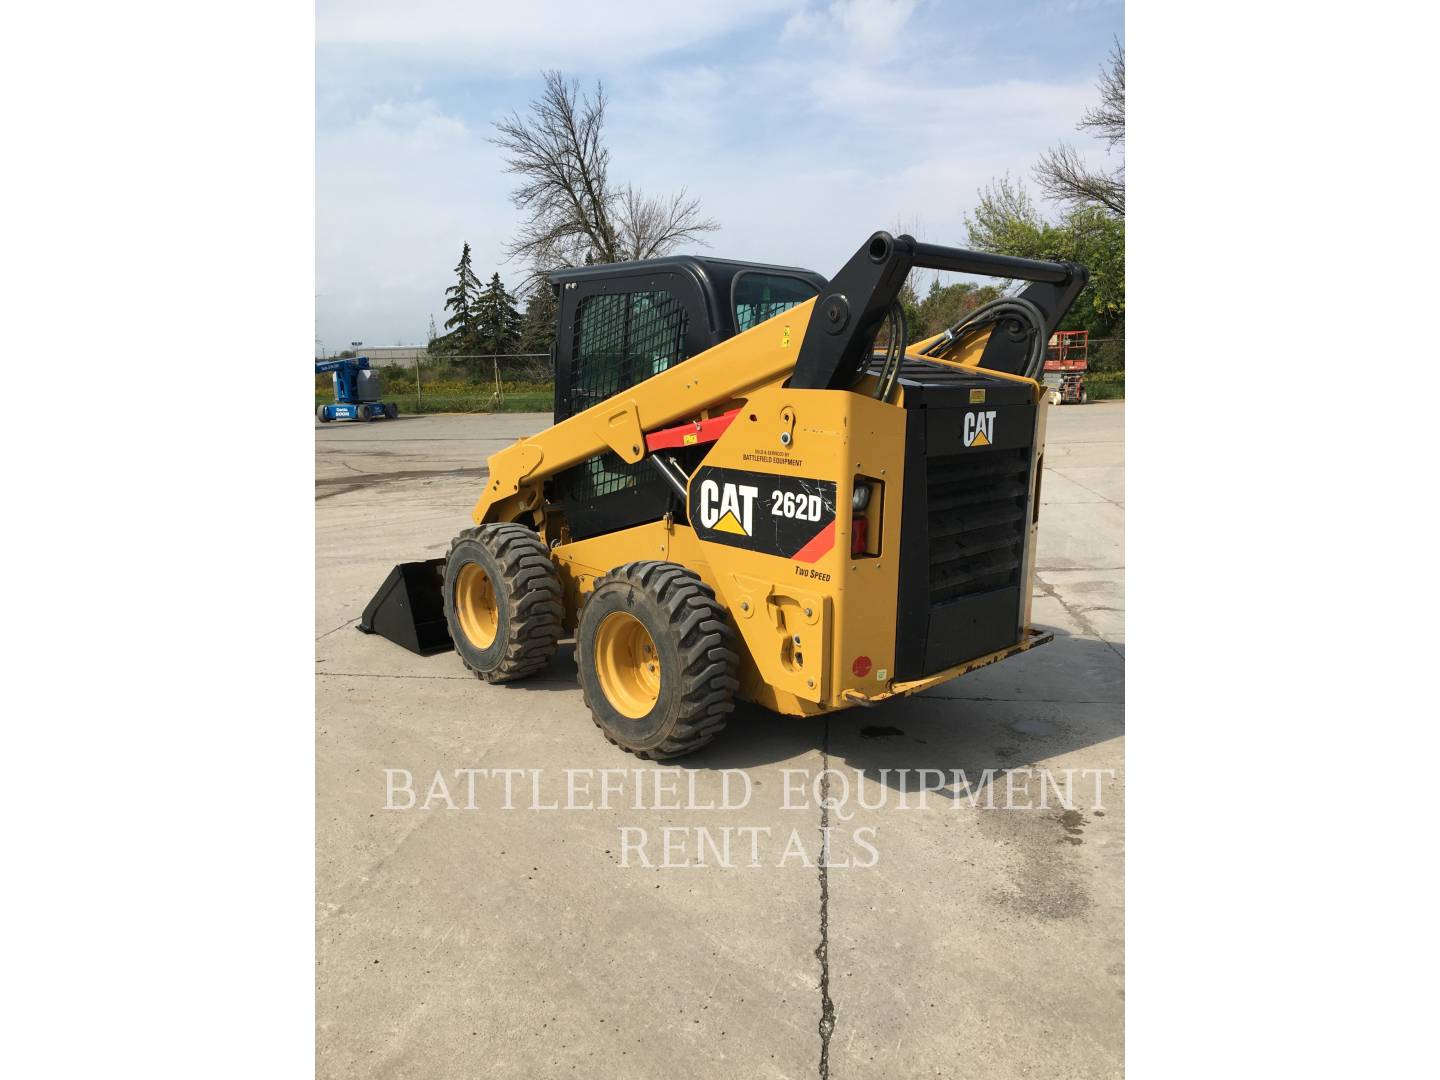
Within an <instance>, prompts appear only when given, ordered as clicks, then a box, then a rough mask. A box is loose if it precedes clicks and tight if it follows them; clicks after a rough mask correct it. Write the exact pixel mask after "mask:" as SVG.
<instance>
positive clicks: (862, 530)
mask: <svg viewBox="0 0 1440 1080" xmlns="http://www.w3.org/2000/svg"><path fill="white" fill-rule="evenodd" d="M869 538H870V522H869V521H867V520H866V519H865V518H863V517H855V518H853V519H851V522H850V554H851V555H864V554H865V549H866V548H867V547H869V546H870V545H869Z"/></svg>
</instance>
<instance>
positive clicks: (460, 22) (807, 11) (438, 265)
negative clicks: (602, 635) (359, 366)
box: [315, 0, 1124, 352]
mask: <svg viewBox="0 0 1440 1080" xmlns="http://www.w3.org/2000/svg"><path fill="white" fill-rule="evenodd" d="M1123 34H1124V9H1123V7H1122V5H1121V3H1120V2H1119V0H1033V2H1010V3H1005V4H996V3H994V2H993V0H986V2H978V3H977V2H971V0H949V2H947V0H768V2H757V0H723V2H715V0H701V2H699V3H684V2H682V0H612V2H610V3H601V2H598V0H580V2H572V0H534V2H531V3H528V4H523V3H514V2H506V3H503V4H499V3H490V2H485V3H471V4H469V5H459V4H456V3H454V0H405V2H403V3H401V2H397V0H383V2H382V0H319V2H318V5H317V24H316V37H317V49H316V232H317V235H316V286H315V288H316V298H315V306H316V320H315V322H316V338H317V342H318V343H319V344H320V346H321V347H323V348H324V349H325V350H326V351H327V352H335V351H338V350H339V349H343V348H347V347H348V346H349V344H350V342H352V341H361V342H364V343H365V344H368V345H372V346H374V345H394V344H407V345H408V344H423V343H424V342H425V340H426V338H427V333H428V329H429V321H430V317H431V316H432V315H433V316H434V317H435V321H436V324H437V325H439V324H443V322H444V318H445V312H444V308H443V304H444V290H445V287H446V286H447V285H449V284H450V283H451V282H452V281H453V273H452V268H453V267H454V266H455V263H456V262H457V261H458V258H459V254H460V247H461V244H462V243H463V242H466V241H468V242H469V244H470V246H471V249H472V253H473V261H474V268H475V271H476V272H477V273H478V274H479V276H480V277H481V278H482V279H488V278H489V276H490V274H491V273H492V272H495V271H499V273H500V276H501V278H502V279H504V280H506V281H507V282H513V281H518V279H519V278H520V276H521V267H519V266H518V265H516V264H514V263H507V262H506V261H505V244H506V241H507V239H508V238H509V237H510V235H511V234H512V232H513V231H514V229H515V227H516V225H517V224H518V223H519V222H520V220H521V218H522V215H521V214H520V212H519V211H517V210H516V209H515V208H514V207H513V206H512V205H511V203H510V198H509V195H510V191H511V189H512V187H513V186H514V181H515V178H514V177H513V176H512V175H510V174H508V173H506V171H505V162H504V159H503V157H502V156H501V153H500V151H499V149H498V148H497V147H495V146H493V145H492V144H491V143H489V142H488V141H487V139H488V137H489V136H490V135H491V134H492V133H493V127H492V125H493V124H494V122H495V121H496V120H498V119H501V118H502V117H504V116H507V115H508V114H510V113H511V112H512V111H519V112H521V113H523V112H524V111H525V109H526V107H527V105H528V103H529V102H530V101H531V100H533V99H534V98H535V97H536V96H537V95H538V93H539V91H540V87H541V76H540V73H541V71H542V70H543V69H547V68H557V69H559V70H561V71H563V72H564V73H565V74H566V75H567V76H571V77H575V78H578V79H579V80H580V81H581V83H582V85H593V84H594V82H595V81H596V80H599V81H600V82H602V83H603V84H604V86H605V91H606V94H607V96H608V98H609V105H608V108H607V112H606V134H607V143H608V145H609V147H610V152H611V161H610V175H611V178H612V180H614V181H617V182H619V183H621V184H623V183H626V182H629V183H633V184H635V185H636V186H638V187H640V188H642V189H643V190H645V191H647V192H651V193H670V192H674V191H678V190H679V189H680V188H685V189H686V190H687V191H688V192H689V193H690V194H691V195H694V196H698V197H699V199H700V201H701V205H702V207H703V209H704V212H705V213H706V214H707V215H708V216H710V217H712V218H714V219H715V220H716V221H718V222H719V224H720V229H719V231H717V232H714V233H710V234H708V236H707V242H708V246H699V245H690V246H688V247H687V250H692V251H694V252H696V253H699V254H710V255H716V256H722V257H727V258H734V259H746V260H755V261H761V262H776V263H785V264H789V265H796V266H804V267H807V268H809V269H812V270H817V271H819V272H820V273H822V274H825V275H827V276H828V275H832V274H834V273H835V271H836V270H838V269H839V267H840V266H841V265H842V264H843V263H844V262H845V260H846V259H848V258H849V257H850V255H851V254H853V253H854V251H855V249H856V248H858V247H859V246H860V244H861V243H863V242H864V241H865V239H866V238H867V237H868V236H869V235H870V234H871V233H872V232H874V231H875V230H877V229H888V230H890V231H891V232H900V231H905V232H910V233H912V234H913V235H915V236H916V237H917V238H918V239H921V240H928V241H930V242H934V243H942V244H951V245H963V244H964V242H965V215H966V213H967V212H968V211H970V210H971V209H972V208H973V207H974V205H975V203H976V200H977V192H978V191H979V189H981V188H982V187H983V186H984V185H985V184H986V183H988V182H989V181H990V180H991V179H992V178H994V177H997V176H1002V175H1004V174H1005V173H1007V172H1008V173H1010V174H1011V175H1012V176H1015V177H1022V178H1026V179H1028V177H1029V175H1030V169H1031V166H1032V165H1033V164H1034V162H1035V160H1036V158H1037V157H1038V156H1039V155H1040V153H1041V152H1042V151H1043V150H1044V149H1046V148H1047V147H1048V146H1051V145H1054V144H1056V143H1058V142H1059V141H1061V140H1070V141H1072V142H1074V143H1075V144H1076V145H1077V146H1079V147H1080V148H1081V149H1082V150H1083V151H1084V152H1085V153H1086V155H1087V156H1089V157H1093V158H1094V159H1096V160H1097V162H1098V161H1099V159H1101V158H1103V155H1104V152H1105V151H1104V148H1103V146H1102V144H1100V143H1097V142H1095V141H1094V140H1092V139H1089V138H1087V137H1086V136H1084V135H1082V134H1080V133H1078V132H1076V131H1075V123H1076V121H1078V120H1079V119H1080V117H1081V115H1082V114H1083V112H1084V111H1085V109H1086V107H1087V106H1089V105H1091V104H1093V103H1094V102H1095V101H1096V99H1097V94H1096V91H1095V81H1096V77H1097V75H1098V72H1099V69H1100V67H1101V66H1102V65H1103V64H1104V62H1105V58H1106V55H1107V53H1108V52H1109V50H1110V47H1111V43H1112V41H1113V39H1114V38H1115V37H1117V36H1118V37H1120V38H1121V40H1122V41H1123ZM1032 194H1037V193H1035V192H1034V191H1033V187H1032ZM1042 206H1043V204H1042Z"/></svg>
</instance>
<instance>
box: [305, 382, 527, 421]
mask: <svg viewBox="0 0 1440 1080" xmlns="http://www.w3.org/2000/svg"><path fill="white" fill-rule="evenodd" d="M501 389H502V391H503V394H504V400H503V401H502V402H500V403H499V404H498V405H497V404H496V403H495V387H494V385H493V384H488V383H458V382H457V383H438V384H436V385H434V386H430V385H428V384H427V385H425V386H424V387H422V388H421V392H420V403H419V406H418V407H417V405H416V402H415V384H414V383H413V382H410V383H405V382H402V381H400V380H392V379H387V380H386V382H385V392H384V394H383V395H381V396H382V400H384V401H393V402H395V404H396V405H398V406H399V407H400V412H401V413H408V414H409V415H411V416H414V415H415V414H416V413H455V412H458V413H486V412H549V411H551V410H552V409H554V407H555V388H554V387H553V386H551V385H549V384H547V383H510V384H506V383H502V384H501ZM334 400H335V397H334V395H333V394H332V393H331V392H330V390H329V388H328V387H327V388H325V389H323V390H322V389H320V388H319V387H317V388H316V390H315V405H316V407H317V408H318V407H319V406H321V405H324V404H325V403H327V402H331V401H334Z"/></svg>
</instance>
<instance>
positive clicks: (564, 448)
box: [361, 232, 1087, 759]
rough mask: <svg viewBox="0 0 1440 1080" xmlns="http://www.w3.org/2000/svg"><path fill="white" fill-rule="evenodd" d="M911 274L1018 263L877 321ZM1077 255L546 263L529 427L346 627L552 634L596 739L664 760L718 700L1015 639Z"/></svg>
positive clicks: (938, 663)
mask: <svg viewBox="0 0 1440 1080" xmlns="http://www.w3.org/2000/svg"><path fill="white" fill-rule="evenodd" d="M912 267H923V268H931V269H937V270H950V271H958V272H962V273H972V274H983V275H991V276H996V277H1005V278H1011V279H1018V280H1022V281H1026V282H1029V284H1028V286H1027V287H1026V288H1024V290H1023V291H1021V292H1019V293H1018V294H1017V295H1013V296H1006V297H1003V298H1001V299H1000V300H997V301H994V302H993V303H990V304H987V305H984V306H982V307H980V308H978V309H977V310H976V311H974V312H972V313H971V314H969V315H968V316H966V317H965V319H963V320H962V321H961V322H960V323H958V324H957V325H955V326H952V327H950V328H949V329H947V330H946V331H944V332H943V333H940V334H937V335H935V336H934V337H930V338H927V339H925V340H923V341H919V342H916V343H914V344H908V343H907V341H906V336H907V329H906V322H905V316H904V311H903V309H902V307H901V306H900V304H899V303H898V299H897V298H898V295H899V293H900V289H901V287H902V285H903V284H904V282H905V278H906V274H907V273H908V272H909V271H910V269H911V268H912ZM1086 277H1087V273H1086V271H1085V269H1084V268H1083V267H1080V266H1076V265H1073V264H1068V263H1064V264H1062V263H1052V262H1038V261H1032V260H1026V259H1015V258H1007V257H1003V256H997V255H989V254H984V253H980V252H973V251H964V250H959V249H955V248H945V247H939V246H936V245H933V244H925V243H920V242H918V241H916V240H914V239H913V238H912V237H909V236H898V237H896V236H891V235H890V234H889V233H884V232H879V233H876V234H875V235H874V236H872V237H871V238H870V239H869V240H867V241H866V242H865V244H864V245H863V246H862V247H861V248H860V250H859V251H857V252H856V253H855V255H854V257H853V258H851V259H850V261H849V262H847V263H846V264H845V266H844V267H842V268H841V270H840V272H839V273H838V274H836V275H835V277H834V278H833V279H831V280H830V281H826V280H825V279H824V278H823V277H821V276H819V275H817V274H814V273H812V272H810V271H807V270H799V269H794V268H790V267H780V266H766V265H760V264H755V263H742V262H730V261H727V260H721V259H708V258H690V257H674V258H661V259H653V260H648V261H645V262H635V263H618V264H611V265H602V266H587V267H578V268H574V269H567V270H560V271H557V272H555V273H553V274H551V275H550V282H551V284H552V286H553V287H554V288H555V291H556V297H557V300H558V302H559V328H558V330H559V332H558V337H557V343H556V350H555V379H556V388H555V389H556V393H555V424H554V426H552V427H550V428H547V429H546V430H544V431H542V432H540V433H539V434H538V435H534V436H531V437H530V438H527V439H521V440H520V441H519V442H517V443H516V444H514V445H513V446H510V447H508V448H507V449H505V450H502V451H500V452H499V453H497V454H495V455H494V456H492V457H491V458H490V462H489V477H488V478H487V481H486V486H485V491H484V494H483V495H481V497H480V500H479V502H478V503H477V504H476V506H475V510H474V513H473V518H474V521H475V527H474V528H471V529H467V530H465V531H464V532H462V533H461V534H460V535H459V536H458V537H456V538H455V540H454V542H453V543H452V545H451V547H450V552H449V555H448V557H446V558H444V559H434V560H430V561H429V562H427V563H410V564H405V565H403V566H399V567H396V569H395V571H394V572H393V573H392V575H391V578H390V580H388V581H387V582H386V586H385V587H384V588H382V589H381V591H380V593H379V594H377V595H376V597H375V599H374V600H373V601H371V604H370V607H369V608H367V610H366V613H365V617H364V618H363V619H362V621H361V629H363V630H366V631H367V632H378V633H382V634H385V635H386V636H387V637H393V638H394V639H395V640H398V641H401V642H402V643H403V644H406V645H408V646H409V647H411V648H413V649H415V650H416V651H420V652H426V651H433V648H434V646H435V645H436V644H437V643H439V644H441V645H443V646H445V647H448V646H449V643H450V642H452V641H453V645H454V648H455V650H456V651H457V652H458V653H459V654H460V657H461V658H462V659H463V660H464V662H465V664H466V666H467V667H469V668H470V669H472V670H473V671H475V672H476V674H478V675H479V676H480V677H481V678H483V679H485V680H487V681H489V682H495V683H499V682H506V681H510V680H513V679H521V678H524V677H525V676H528V675H533V674H535V673H536V672H538V671H540V670H541V669H543V668H544V667H545V666H546V665H547V664H549V662H550V659H551V656H552V654H553V653H554V651H555V648H556V643H557V642H558V641H559V640H560V639H561V638H563V637H566V636H568V635H569V634H571V633H574V635H575V640H576V647H575V653H576V660H577V665H578V667H579V672H580V685H581V687H582V688H583V690H584V696H585V702H586V704H587V705H588V706H589V708H590V711H591V714H592V715H593V717H594V720H595V723H596V724H597V725H598V726H599V727H600V729H601V731H603V732H604V734H605V736H606V737H607V738H609V739H610V740H611V741H612V742H614V743H615V744H616V745H618V746H620V747H622V748H624V749H625V750H628V751H630V752H632V753H634V754H637V755H639V756H641V757H645V758H655V759H659V758H669V757H675V756H678V755H681V754H685V753H689V752H690V751H692V750H695V749H697V748H698V747H700V746H703V745H704V744H705V743H707V742H709V741H710V740H711V739H713V738H714V737H715V736H716V735H717V734H718V733H719V732H720V731H721V729H722V728H724V726H725V722H726V719H727V716H728V715H729V713H730V711H731V709H732V706H733V703H734V700H735V698H737V697H740V698H745V699H747V700H749V701H753V702H756V703H758V704H760V705H763V706H765V707H766V708H769V709H772V710H774V711H775V712H778V713H784V714H789V715H793V716H813V715H817V714H821V713H824V712H826V711H828V710H834V709H844V708H847V707H849V706H852V705H873V704H875V703H877V702H881V701H884V700H885V699H887V698H891V697H895V696H898V695H904V694H912V693H915V692H916V691H919V690H924V689H926V688H927V687H931V686H934V685H936V684H937V683H940V682H943V681H945V680H947V679H953V678H955V677H956V676H959V675H963V674H965V673H966V672H969V671H972V670H974V669H976V668H979V667H982V666H984V665H986V664H990V663H994V662H995V661H997V660H1002V659H1004V658H1006V657H1008V656H1012V655H1014V654H1016V653H1019V652H1023V651H1025V650H1027V649H1031V648H1034V647H1035V646H1036V645H1040V644H1043V643H1044V642H1046V641H1048V640H1049V639H1050V635H1049V634H1046V633H1042V632H1040V631H1039V630H1037V629H1035V628H1034V627H1032V626H1030V625H1029V615H1030V592H1031V578H1032V575H1033V572H1034V560H1035V540H1036V523H1037V518H1038V512H1039V505H1040V476H1041V467H1042V463H1043V460H1044V452H1045V411H1046V407H1047V400H1046V394H1045V388H1044V386H1043V385H1042V383H1041V382H1039V381H1038V380H1039V379H1040V377H1041V369H1042V367H1043V364H1044V360H1045V350H1046V343H1047V342H1048V341H1049V340H1050V335H1051V333H1052V332H1054V330H1055V328H1056V324H1057V323H1058V322H1059V321H1060V319H1061V317H1062V316H1063V315H1064V314H1065V312H1066V310H1067V309H1068V308H1069V307H1070V305H1071V303H1073V302H1074V300H1075V297H1076V296H1077V295H1078V294H1079V292H1080V291H1081V289H1082V288H1084V286H1085V282H1086Z"/></svg>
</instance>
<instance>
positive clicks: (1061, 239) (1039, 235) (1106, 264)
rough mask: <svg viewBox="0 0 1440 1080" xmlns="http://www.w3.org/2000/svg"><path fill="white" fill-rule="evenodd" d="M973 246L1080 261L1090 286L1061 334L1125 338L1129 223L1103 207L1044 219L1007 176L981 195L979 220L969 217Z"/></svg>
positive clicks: (1081, 207)
mask: <svg viewBox="0 0 1440 1080" xmlns="http://www.w3.org/2000/svg"><path fill="white" fill-rule="evenodd" d="M966 226H967V228H968V231H969V243H970V246H971V247H973V248H976V249H978V250H980V251H995V252H999V253H1001V254H1004V255H1018V256H1020V257H1022V258H1027V259H1060V260H1065V261H1068V262H1078V263H1081V264H1082V265H1084V266H1086V267H1088V268H1089V270H1090V282H1089V284H1087V285H1086V286H1085V291H1084V292H1082V293H1081V294H1080V297H1079V299H1077V300H1076V302H1075V304H1074V306H1072V307H1071V309H1070V311H1069V313H1068V314H1067V315H1066V316H1065V318H1064V319H1063V320H1062V321H1061V323H1060V329H1062V330H1089V331H1090V332H1091V333H1092V334H1094V335H1098V336H1111V335H1116V334H1123V333H1124V322H1125V219H1124V218H1123V217H1118V216H1116V215H1115V214H1112V213H1110V212H1109V211H1108V210H1107V209H1106V208H1105V207H1103V206H1100V205H1098V204H1093V203H1089V204H1085V203H1082V204H1080V205H1077V206H1075V207H1073V208H1072V209H1070V210H1067V211H1066V212H1065V214H1064V215H1063V216H1062V217H1061V218H1060V220H1058V221H1054V222H1052V221H1047V220H1046V219H1045V218H1044V217H1042V216H1041V215H1040V212H1039V211H1038V210H1037V209H1036V208H1035V205H1034V203H1033V202H1031V200H1030V196H1029V194H1028V193H1027V192H1026V191H1025V186H1024V184H1022V183H1020V182H1019V181H1012V180H1011V179H1010V178H1009V177H1008V176H1006V177H1002V178H1001V179H999V180H996V181H995V182H994V183H992V184H990V185H989V186H988V187H986V188H985V190H984V191H983V192H981V194H980V202H979V204H978V205H977V206H976V207H975V216H974V217H973V218H970V217H967V218H966Z"/></svg>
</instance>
